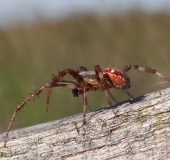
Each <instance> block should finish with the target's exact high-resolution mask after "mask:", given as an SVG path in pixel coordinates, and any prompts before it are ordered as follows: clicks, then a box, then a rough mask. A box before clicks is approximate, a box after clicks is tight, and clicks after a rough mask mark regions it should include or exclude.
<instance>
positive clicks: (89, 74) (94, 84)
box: [4, 65, 170, 147]
mask: <svg viewBox="0 0 170 160" xmlns="http://www.w3.org/2000/svg"><path fill="white" fill-rule="evenodd" d="M130 69H136V70H138V71H143V72H148V73H152V74H155V75H157V76H159V77H160V78H162V79H163V80H165V81H170V79H169V78H166V77H165V76H163V75H162V74H161V73H159V72H157V71H156V70H154V69H151V68H144V67H141V66H139V65H128V66H126V67H124V68H123V69H122V70H118V69H117V68H105V69H101V68H100V66H99V65H96V66H95V67H94V71H88V70H87V69H86V68H85V67H83V66H80V67H79V68H78V69H77V70H73V69H64V70H62V71H60V72H59V73H58V75H56V76H53V77H52V80H51V81H50V82H48V83H46V84H45V85H43V86H42V87H40V88H39V89H38V90H36V91H35V92H34V93H32V94H31V95H30V96H28V97H27V98H26V99H24V101H23V102H22V103H20V104H19V106H18V107H17V108H16V109H15V111H14V113H13V115H12V118H11V120H10V123H9V126H8V129H7V131H6V136H5V140H4V147H6V144H7V139H8V135H9V131H10V129H11V127H12V124H13V122H14V118H15V116H16V114H17V112H18V111H20V110H21V109H22V108H23V107H24V106H25V105H26V104H27V103H28V102H29V101H30V100H31V99H33V98H34V97H35V96H38V95H39V94H40V93H41V92H42V91H43V90H45V89H47V90H48V94H47V100H46V103H47V107H46V111H48V105H49V100H50V94H51V91H52V89H53V88H55V87H69V88H71V89H72V94H73V96H74V97H78V96H79V95H82V97H83V124H86V107H87V92H89V91H97V90H100V91H102V92H104V94H105V96H106V98H107V101H108V103H109V105H110V106H112V103H111V101H110V96H109V89H110V88H115V89H128V88H130V79H129V77H128V76H127V74H126V72H127V71H129V70H130ZM67 74H69V75H71V76H72V77H73V78H74V79H75V82H73V81H66V80H63V77H64V76H65V75H67ZM113 112H114V109H113ZM114 114H115V115H116V113H115V112H114Z"/></svg>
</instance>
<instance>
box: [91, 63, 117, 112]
mask: <svg viewBox="0 0 170 160" xmlns="http://www.w3.org/2000/svg"><path fill="white" fill-rule="evenodd" d="M94 68H95V72H96V77H97V80H98V82H99V84H100V86H101V90H102V91H103V92H104V94H105V96H106V98H107V101H108V103H109V105H110V107H111V106H112V103H111V100H110V96H109V91H108V89H107V88H106V81H105V79H104V78H103V73H102V70H101V68H100V66H99V65H96V66H95V67H94ZM112 111H113V113H114V115H116V112H115V111H114V109H112Z"/></svg>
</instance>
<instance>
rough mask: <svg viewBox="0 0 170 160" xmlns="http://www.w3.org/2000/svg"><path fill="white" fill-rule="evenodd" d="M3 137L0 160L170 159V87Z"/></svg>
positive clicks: (1, 137) (1, 139)
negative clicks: (5, 141)
mask: <svg viewBox="0 0 170 160" xmlns="http://www.w3.org/2000/svg"><path fill="white" fill-rule="evenodd" d="M114 107H116V108H115V110H116V111H117V115H116V116H115V115H114V114H113V111H112V109H111V108H110V107H106V108H102V109H99V110H96V111H93V112H90V113H87V118H86V119H87V124H86V125H83V124H82V114H80V115H75V116H72V117H68V118H65V119H62V120H58V121H53V122H49V123H45V124H40V125H37V126H32V127H28V128H24V129H19V130H15V131H11V132H10V140H9V141H8V143H7V148H4V147H3V137H4V134H2V135H0V142H2V143H0V160H7V159H29V160H31V159H38V160H43V159H44V160H46V159H49V160H54V159H55V160H56V159H62V160H78V159H81V160H84V159H85V160H90V159H92V160H109V159H116V160H125V159H126V160H128V159H129V160H146V159H147V160H153V159H154V160H167V159H170V88H168V89H165V90H162V91H158V92H154V93H151V94H148V95H145V96H142V97H138V98H136V99H135V100H133V101H126V102H122V103H119V104H117V105H116V106H114Z"/></svg>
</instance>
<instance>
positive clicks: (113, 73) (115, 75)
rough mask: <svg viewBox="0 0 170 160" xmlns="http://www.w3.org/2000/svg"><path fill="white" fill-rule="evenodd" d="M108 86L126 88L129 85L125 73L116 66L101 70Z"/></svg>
mask: <svg viewBox="0 0 170 160" xmlns="http://www.w3.org/2000/svg"><path fill="white" fill-rule="evenodd" d="M102 72H103V77H104V78H105V79H106V81H107V82H108V84H109V85H110V88H116V89H126V88H129V87H130V80H129V78H128V77H127V75H126V74H125V73H123V72H121V71H120V70H118V69H116V68H106V69H104V70H103V71H102Z"/></svg>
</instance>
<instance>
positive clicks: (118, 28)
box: [0, 12, 170, 132]
mask: <svg viewBox="0 0 170 160" xmlns="http://www.w3.org/2000/svg"><path fill="white" fill-rule="evenodd" d="M169 24H170V15H167V14H153V15H147V14H144V13H140V12H131V13H128V14H122V15H115V16H110V17H104V16H103V17H99V16H95V15H93V16H90V15H87V16H76V17H74V18H72V19H69V20H65V21H60V22H51V21H41V23H40V24H39V25H34V26H25V25H23V26H20V27H19V28H18V29H8V30H5V31H4V30H0V55H1V56H0V73H1V76H0V87H1V90H0V99H1V105H0V132H3V131H5V130H6V128H7V125H8V123H9V120H10V118H11V116H12V113H13V111H14V109H15V108H16V107H17V105H18V103H17V102H22V97H24V98H26V97H27V96H28V93H30V92H33V91H34V89H38V88H39V87H41V86H42V85H44V84H45V83H46V82H48V81H50V79H51V78H50V77H51V75H52V74H57V69H58V70H62V69H64V68H72V69H76V68H77V67H78V66H80V65H84V66H86V67H87V68H88V69H89V70H93V67H94V66H95V65H96V64H99V65H101V67H103V68H105V67H118V68H119V69H122V68H123V67H124V66H125V65H129V64H139V65H140V64H142V65H143V66H146V67H151V68H154V69H157V70H158V71H160V72H161V73H163V74H166V75H167V76H169V77H170V64H169V59H170V45H169V44H170V25H169ZM129 76H130V78H131V81H132V85H131V86H132V87H131V89H129V92H130V93H131V94H132V95H133V96H134V97H137V96H139V95H143V94H146V93H149V92H152V91H156V90H159V89H163V88H165V87H168V86H169V84H168V83H165V84H156V83H158V82H160V80H159V78H156V77H155V76H152V75H148V74H147V73H141V72H140V74H138V72H137V71H130V72H129ZM67 79H70V80H71V77H69V76H67ZM112 93H113V96H114V97H115V98H116V99H117V100H118V101H119V102H121V101H123V100H126V99H129V97H128V96H127V95H126V94H125V93H124V92H123V91H122V90H115V89H112ZM46 94H47V92H43V93H42V94H41V95H40V97H39V98H36V99H35V100H34V102H31V103H30V104H28V105H27V106H26V107H24V109H23V110H21V111H20V112H19V113H18V114H17V116H16V119H15V123H14V125H13V129H14V128H19V127H24V126H29V125H33V124H37V123H42V122H47V121H51V120H55V119H59V118H63V117H67V116H70V115H74V114H76V113H81V112H82V98H81V97H79V98H74V97H73V96H72V93H71V91H70V90H69V89H61V88H59V89H54V90H53V94H52V97H51V103H50V108H49V112H48V114H47V113H46V112H45V107H46V103H45V102H46ZM88 105H89V107H90V108H92V109H96V108H99V107H104V106H107V105H108V104H107V100H106V99H105V96H104V95H103V94H102V93H101V92H94V93H89V96H88Z"/></svg>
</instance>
